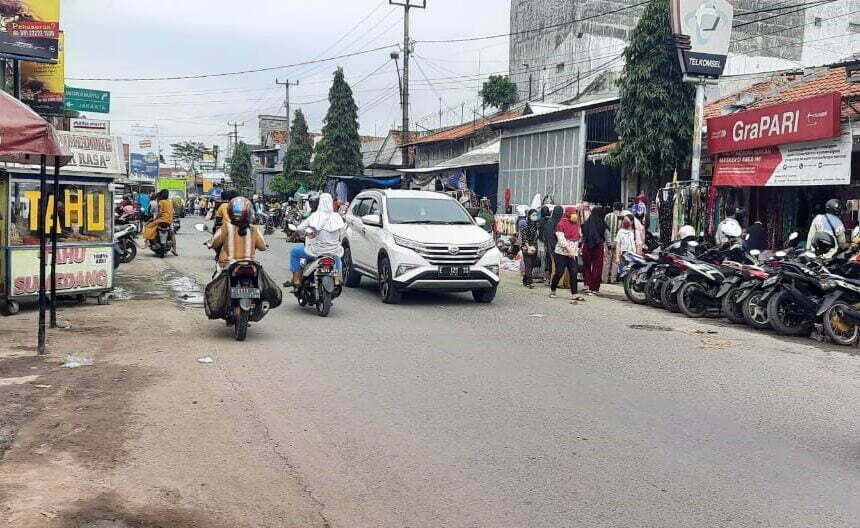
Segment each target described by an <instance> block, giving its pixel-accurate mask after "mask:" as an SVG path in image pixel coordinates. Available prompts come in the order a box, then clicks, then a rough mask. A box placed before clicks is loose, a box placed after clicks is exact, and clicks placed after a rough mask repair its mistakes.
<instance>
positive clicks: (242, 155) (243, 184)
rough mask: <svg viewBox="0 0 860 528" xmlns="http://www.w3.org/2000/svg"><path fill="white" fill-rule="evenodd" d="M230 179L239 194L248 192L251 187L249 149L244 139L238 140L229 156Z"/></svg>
mask: <svg viewBox="0 0 860 528" xmlns="http://www.w3.org/2000/svg"><path fill="white" fill-rule="evenodd" d="M230 180H232V182H233V186H234V187H235V188H236V189H237V190H238V191H239V193H240V194H248V193H250V191H251V190H252V189H253V183H252V182H251V149H249V148H248V145H246V144H245V142H244V141H240V142H239V144H238V145H236V148H235V149H233V157H232V158H230Z"/></svg>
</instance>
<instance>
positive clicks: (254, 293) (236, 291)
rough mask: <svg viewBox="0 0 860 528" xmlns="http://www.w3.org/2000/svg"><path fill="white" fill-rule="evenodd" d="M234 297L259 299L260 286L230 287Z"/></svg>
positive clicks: (231, 294) (231, 295)
mask: <svg viewBox="0 0 860 528" xmlns="http://www.w3.org/2000/svg"><path fill="white" fill-rule="evenodd" d="M230 297H232V298H233V299H259V298H260V288H230Z"/></svg>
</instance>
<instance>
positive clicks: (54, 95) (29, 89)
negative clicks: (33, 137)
mask: <svg viewBox="0 0 860 528" xmlns="http://www.w3.org/2000/svg"><path fill="white" fill-rule="evenodd" d="M63 46H64V42H63V34H62V32H61V33H60V41H59V47H60V48H59V52H58V54H57V63H56V64H50V63H44V62H29V61H22V62H21V101H23V102H24V103H26V104H27V105H29V106H30V108H32V109H33V111H34V112H36V113H37V114H39V115H41V116H61V115H63V108H64V106H63V95H64V94H65V91H66V76H65V69H64V68H65V66H64V64H63V61H64V59H65V57H64V50H63Z"/></svg>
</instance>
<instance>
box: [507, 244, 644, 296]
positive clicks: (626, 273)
mask: <svg viewBox="0 0 860 528" xmlns="http://www.w3.org/2000/svg"><path fill="white" fill-rule="evenodd" d="M500 249H501V248H500ZM621 258H622V259H624V267H623V271H622V272H621V273H620V274H619V275H618V279H619V280H621V281H622V283H623V284H624V295H626V296H627V298H628V299H630V302H632V303H635V304H647V303H648V295H647V294H646V293H645V288H646V286H647V284H648V279H649V277H650V273H651V271H652V269H653V268H654V267H655V266H656V265H657V259H658V257H657V256H656V255H651V254H646V255H645V256H644V257H643V256H641V255H637V254H636V253H631V252H629V251H625V252H624V253H622V254H621Z"/></svg>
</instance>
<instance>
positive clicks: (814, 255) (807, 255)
mask: <svg viewBox="0 0 860 528" xmlns="http://www.w3.org/2000/svg"><path fill="white" fill-rule="evenodd" d="M803 256H804V257H806V258H815V257H817V256H818V255H816V254H815V253H813V252H812V251H804V252H803Z"/></svg>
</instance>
